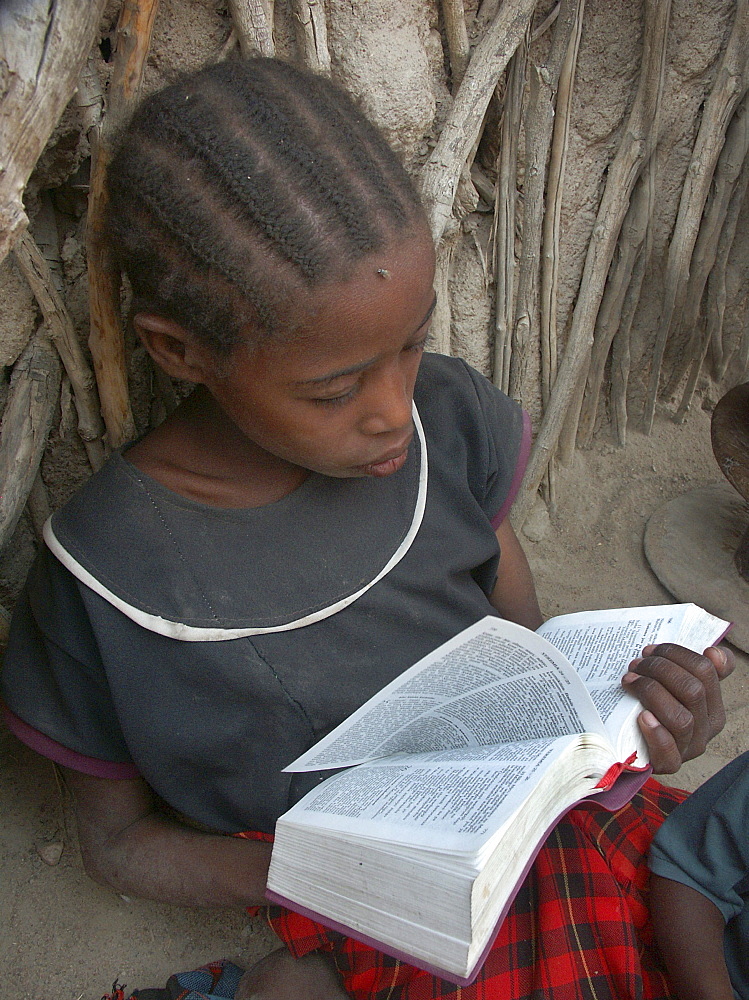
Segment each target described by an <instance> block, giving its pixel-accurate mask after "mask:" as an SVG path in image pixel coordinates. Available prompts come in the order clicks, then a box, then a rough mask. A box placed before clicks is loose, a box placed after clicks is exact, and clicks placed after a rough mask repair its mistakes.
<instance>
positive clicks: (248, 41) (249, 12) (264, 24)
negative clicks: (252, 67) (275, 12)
mask: <svg viewBox="0 0 749 1000" xmlns="http://www.w3.org/2000/svg"><path fill="white" fill-rule="evenodd" d="M229 10H230V12H231V19H232V22H233V23H234V27H235V28H236V30H237V35H238V37H239V48H240V51H241V53H242V55H243V56H274V55H275V54H276V46H275V44H274V42H273V17H272V8H270V9H269V7H268V5H267V4H266V3H263V0H229Z"/></svg>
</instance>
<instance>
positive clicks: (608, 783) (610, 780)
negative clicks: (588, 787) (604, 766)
mask: <svg viewBox="0 0 749 1000" xmlns="http://www.w3.org/2000/svg"><path fill="white" fill-rule="evenodd" d="M636 760H637V753H636V752H635V753H631V754H630V755H629V757H627V759H626V760H625V761H619V762H618V763H616V764H612V765H611V767H610V768H609V769H608V771H607V772H606V773H605V774H604V776H603V777H602V778H601V780H600V781H599V782H598V784H597V785H596V788H602V789H603V790H604V791H605V792H607V791H608V790H609V788H611V787H612V786H613V785H615V784H616V780H617V778H618V777H619V775H620V774H621V773H622V771H628V770H631V771H643V770H644V768H642V767H632V764H634V762H635V761H636Z"/></svg>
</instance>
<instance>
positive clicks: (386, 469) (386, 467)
mask: <svg viewBox="0 0 749 1000" xmlns="http://www.w3.org/2000/svg"><path fill="white" fill-rule="evenodd" d="M407 458H408V445H406V447H405V448H404V449H403V451H402V452H401V453H400V455H396V456H395V458H388V459H385V461H384V462H372V463H371V464H370V465H363V466H362V467H361V473H362V475H364V476H392V474H393V473H394V472H397V471H398V469H402V468H403V466H404V465H405V464H406V459H407Z"/></svg>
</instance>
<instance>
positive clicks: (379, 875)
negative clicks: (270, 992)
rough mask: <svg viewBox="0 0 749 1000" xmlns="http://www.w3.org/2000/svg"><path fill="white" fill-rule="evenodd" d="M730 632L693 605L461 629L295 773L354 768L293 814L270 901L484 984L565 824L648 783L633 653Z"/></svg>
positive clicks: (273, 872)
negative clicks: (525, 889)
mask: <svg viewBox="0 0 749 1000" xmlns="http://www.w3.org/2000/svg"><path fill="white" fill-rule="evenodd" d="M728 627H729V626H728V623H727V622H724V621H721V620H720V619H719V618H715V617H714V616H713V615H710V614H708V613H707V612H705V611H702V610H701V609H700V608H698V607H696V606H695V605H693V604H682V605H665V606H663V607H648V608H629V609H623V610H617V611H591V612H584V613H579V614H571V615H561V616H559V617H557V618H552V619H550V620H549V621H548V622H546V623H545V624H544V625H543V626H542V627H541V628H540V629H539V630H538V632H531V631H530V630H529V629H526V628H523V627H522V626H520V625H515V624H514V623H512V622H507V621H504V620H502V619H500V618H493V617H488V618H484V619H483V620H482V621H480V622H477V623H476V624H475V625H472V626H471V627H470V628H467V629H465V630H464V631H463V632H461V633H460V634H459V635H457V636H455V638H453V639H451V640H450V641H449V642H446V643H444V645H442V646H440V647H439V648H438V649H436V650H435V651H434V652H433V653H431V654H430V655H428V656H426V657H424V659H422V660H420V661H419V662H418V663H416V664H415V665H414V666H413V667H411V668H410V669H408V670H406V671H405V672H404V673H403V674H402V675H401V676H400V677H398V678H397V679H396V680H394V681H393V682H392V683H391V684H389V685H388V686H387V687H385V688H384V689H383V690H382V691H381V692H380V693H379V694H377V695H375V697H373V698H371V699H370V700H369V701H368V702H367V703H366V704H365V705H363V706H362V707H361V708H360V709H359V710H358V711H357V712H355V713H354V714H353V715H352V716H350V718H348V719H347V720H346V721H345V722H344V723H342V724H341V725H340V726H338V727H337V728H336V729H335V730H333V732H331V733H330V734H329V735H328V736H326V737H325V738H324V739H322V740H321V741H320V742H319V743H317V744H316V745H315V746H314V747H312V749H311V750H308V751H307V752H306V753H305V754H303V755H302V756H301V757H299V758H298V759H297V760H296V761H294V763H293V764H291V765H290V766H289V767H287V768H286V770H287V771H318V770H325V769H340V768H345V769H346V770H342V771H339V773H336V774H334V775H332V776H331V777H329V778H327V780H325V781H324V782H323V783H322V784H319V785H317V787H315V788H314V789H313V790H312V791H311V792H309V793H308V794H307V795H306V796H305V797H304V798H303V799H302V800H301V801H300V802H298V803H297V804H296V805H295V806H293V807H292V808H291V809H290V810H289V811H288V812H287V813H285V814H284V815H283V816H282V817H281V818H280V819H279V821H278V824H277V826H276V837H275V843H274V846H273V856H272V860H271V866H270V872H269V875H268V892H267V895H268V898H269V899H270V900H272V901H274V902H278V903H282V904H283V905H286V906H288V907H290V908H291V909H294V910H297V911H299V912H302V913H306V914H307V915H309V916H311V917H313V918H314V919H316V920H319V921H321V922H322V923H324V924H326V925H327V926H329V927H333V928H335V929H338V930H342V931H343V932H344V933H346V934H349V935H351V936H353V937H357V938H359V939H360V940H363V941H366V942H368V943H370V944H373V945H375V946H376V947H377V948H379V949H380V950H383V951H386V952H388V953H390V954H392V955H395V956H396V957H398V958H402V959H403V960H404V961H407V962H409V963H410V964H412V965H418V966H420V967H422V968H426V969H428V970H430V971H432V972H435V973H437V974H438V975H440V976H442V977H443V978H446V979H451V980H453V981H454V982H459V983H468V982H470V981H472V979H473V978H474V977H475V975H476V973H477V970H478V968H479V967H480V964H481V961H482V959H483V957H484V955H485V954H486V952H487V951H488V949H489V947H490V946H491V943H492V941H493V939H494V936H495V933H496V931H497V930H498V928H499V926H500V924H501V921H502V919H503V918H504V915H505V914H506V912H507V910H508V908H509V906H510V904H511V902H512V900H513V898H514V896H515V894H516V892H517V890H518V888H519V887H520V884H521V883H522V881H523V879H524V877H525V875H526V874H527V872H528V869H529V868H530V866H531V864H532V862H533V859H534V858H535V856H536V854H537V853H538V851H539V849H540V847H541V845H542V844H543V841H544V840H545V838H546V836H547V834H548V833H549V831H550V829H551V828H552V827H553V826H554V825H555V823H556V822H557V820H558V819H559V818H560V817H561V816H562V815H563V814H564V813H565V812H566V811H567V810H568V809H570V808H571V807H572V806H573V805H574V804H576V803H578V802H580V801H582V800H583V799H585V798H588V797H592V796H597V797H598V801H599V802H600V803H601V805H604V806H605V807H606V808H611V809H617V808H620V807H621V806H622V805H624V804H625V802H627V801H628V800H629V799H630V798H631V796H632V795H633V794H634V793H635V792H636V791H637V790H638V789H639V788H640V787H641V785H642V784H643V782H644V781H645V780H646V778H647V775H648V773H649V768H648V767H647V752H646V748H645V744H644V741H643V739H642V737H641V735H640V732H639V729H638V726H637V715H638V714H639V712H640V710H641V709H640V705H639V703H638V702H637V701H636V700H635V699H634V698H633V697H632V696H631V695H629V694H627V693H626V692H625V691H624V690H623V689H622V687H621V684H620V680H621V677H622V676H623V674H624V673H625V671H626V668H627V665H628V663H629V662H630V660H632V659H633V658H634V657H635V656H638V655H639V654H640V652H641V651H642V648H643V646H645V645H647V644H649V643H655V642H665V641H672V642H678V643H680V644H681V645H684V646H688V647H689V648H691V649H694V650H697V651H699V652H702V650H703V649H704V648H705V647H707V646H709V645H712V644H714V643H715V642H717V641H718V640H719V639H721V638H722V637H723V635H725V633H726V631H727V628H728Z"/></svg>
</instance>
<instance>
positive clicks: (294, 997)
mask: <svg viewBox="0 0 749 1000" xmlns="http://www.w3.org/2000/svg"><path fill="white" fill-rule="evenodd" d="M346 997H347V994H346V993H344V991H343V989H342V987H341V981H340V977H339V976H338V973H337V972H336V970H335V966H334V965H333V962H332V960H330V959H328V958H326V957H325V956H323V955H320V954H312V955H305V956H304V958H299V959H296V958H294V957H293V955H292V954H291V952H289V951H288V950H287V949H286V948H279V949H278V950H277V951H273V952H271V953H270V955H266V956H265V958H261V959H260V961H259V962H258V963H257V964H256V965H253V967H252V968H251V969H249V970H248V971H247V972H245V974H244V975H243V976H242V978H241V979H240V981H239V985H238V986H237V991H236V993H235V994H234V998H235V1000H346Z"/></svg>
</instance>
